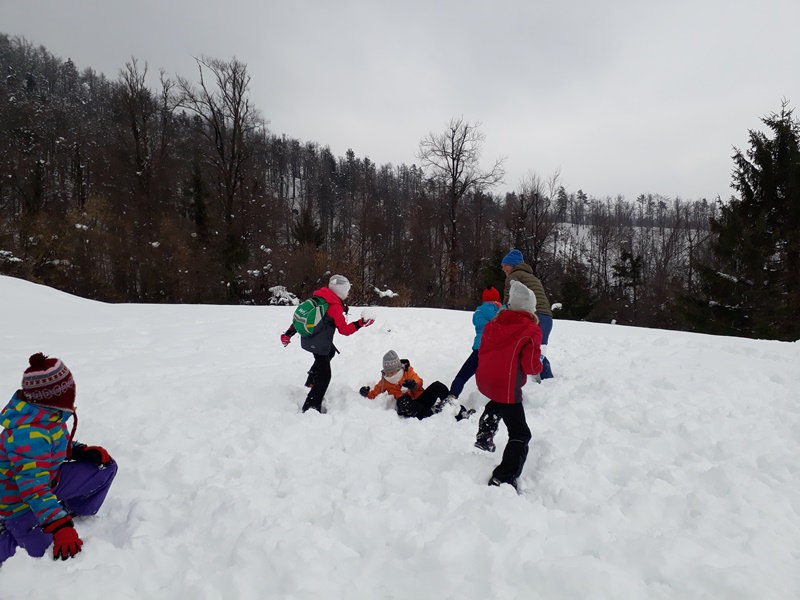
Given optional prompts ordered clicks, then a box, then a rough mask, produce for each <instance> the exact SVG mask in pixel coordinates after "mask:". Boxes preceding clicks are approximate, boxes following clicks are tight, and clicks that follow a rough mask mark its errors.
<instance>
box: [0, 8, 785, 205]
mask: <svg viewBox="0 0 800 600" xmlns="http://www.w3.org/2000/svg"><path fill="white" fill-rule="evenodd" d="M607 5H611V6H610V7H609V6H607ZM798 22H800V3H797V2H796V1H794V0H791V1H782V0H764V1H762V2H759V3H754V2H750V1H749V0H728V1H724V0H706V1H705V2H694V1H692V2H689V1H688V0H673V1H672V2H669V3H655V2H643V1H633V0H629V1H628V0H625V1H615V2H613V3H601V2H595V1H591V0H574V1H572V2H562V3H558V5H557V6H556V5H555V3H551V2H544V1H542V0H535V1H530V0H528V1H522V0H507V1H500V2H482V1H481V2H479V1H476V0H460V1H457V0H444V1H436V0H429V1H427V2H421V1H418V0H410V1H406V2H382V1H376V0H373V1H356V0H340V1H339V2H328V1H310V0H309V1H302V0H298V1H296V2H280V3H279V2H272V1H269V2H256V1H255V0H232V1H228V2H216V1H210V0H193V1H192V2H187V1H185V0H171V1H170V2H163V1H155V0H140V1H139V2H136V3H123V2H113V1H109V0H72V1H70V2H64V1H63V0H38V1H35V0H30V1H26V2H23V1H15V0H5V1H4V2H3V3H2V5H0V30H2V31H4V32H5V33H9V34H11V35H22V36H25V37H26V38H28V39H29V40H31V41H33V42H35V43H37V44H42V45H44V46H46V47H47V48H48V49H49V50H50V51H51V52H53V53H54V54H56V55H58V56H61V57H62V58H65V59H66V58H68V57H69V58H72V60H73V61H75V63H76V64H77V65H78V66H79V68H83V67H87V66H91V67H93V68H95V69H96V70H98V71H101V72H104V73H105V74H106V75H107V76H109V77H112V78H113V77H116V75H117V73H118V71H119V69H120V68H121V67H122V66H124V64H125V62H126V61H127V60H129V59H130V57H131V56H135V57H136V58H137V59H139V61H140V62H144V61H146V62H148V63H149V66H150V69H151V72H152V73H154V74H155V73H157V71H158V69H159V68H161V67H163V68H164V69H165V70H166V71H167V72H169V73H171V74H181V75H184V76H187V77H189V78H193V77H194V74H195V72H196V68H195V65H194V61H193V58H192V57H193V56H199V55H206V56H212V57H216V58H222V59H229V58H231V57H233V56H236V57H237V58H239V59H240V60H242V61H244V62H246V63H247V64H248V67H249V70H250V72H251V75H252V95H253V99H254V101H255V103H256V104H257V105H258V107H259V108H260V109H261V111H262V112H263V113H264V115H265V116H266V117H267V118H268V119H269V121H270V129H271V130H272V131H273V132H275V133H286V134H287V135H290V136H293V137H299V138H301V139H303V140H306V141H308V140H313V141H316V142H319V143H321V144H323V145H325V144H327V145H330V147H331V149H332V150H333V152H334V154H337V155H343V154H344V153H345V151H346V150H347V149H348V148H352V149H353V150H354V151H355V152H356V154H357V155H359V156H369V157H370V158H371V159H372V160H374V161H376V162H379V163H386V162H391V163H394V164H399V163H403V162H405V163H407V164H411V163H413V162H415V160H416V159H415V158H414V153H415V151H416V149H417V144H418V142H419V139H420V138H421V137H423V136H424V135H425V134H426V133H427V132H429V131H439V130H441V129H442V128H443V126H444V124H445V123H446V122H447V121H448V120H449V118H450V117H451V116H461V115H463V116H464V117H465V118H466V119H468V120H470V121H481V122H482V123H483V130H484V132H485V133H486V136H487V141H486V148H485V153H484V155H485V158H486V161H487V164H488V163H489V161H491V160H492V159H494V158H496V157H498V156H500V155H505V156H507V157H508V160H507V163H506V164H507V170H508V176H507V178H506V183H505V185H504V186H503V188H502V189H513V188H515V187H516V186H517V184H518V183H519V180H520V179H521V177H522V176H523V175H524V174H525V173H526V172H527V171H529V170H534V171H535V172H537V173H538V174H540V175H542V176H547V175H549V174H550V173H552V172H553V171H554V170H555V169H557V168H561V172H562V180H563V183H564V184H565V185H566V187H567V188H568V190H569V191H577V190H578V189H579V188H580V189H583V190H584V191H586V192H587V193H589V194H592V195H595V196H600V197H603V196H614V195H616V194H624V195H625V196H626V197H628V198H629V199H632V198H634V197H635V196H636V195H638V194H640V193H660V194H663V195H666V196H671V197H672V196H676V195H679V196H681V197H683V198H700V197H706V198H709V199H712V198H714V197H716V196H717V195H720V196H722V197H723V198H727V197H728V196H729V195H730V194H731V193H732V192H731V190H730V188H729V184H730V172H731V168H732V162H731V160H730V156H731V154H732V146H734V145H735V146H739V147H746V145H747V132H748V129H750V128H761V124H760V122H759V117H761V116H763V115H765V114H767V113H769V112H772V111H775V110H778V109H779V107H780V101H781V99H782V98H784V97H785V98H787V99H789V100H790V102H791V103H792V106H796V105H797V103H798V102H800V80H798V79H797V77H796V73H797V72H798V66H800V44H798V43H797V42H796V32H795V29H796V23H798Z"/></svg>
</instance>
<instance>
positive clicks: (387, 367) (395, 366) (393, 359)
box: [381, 350, 403, 375]
mask: <svg viewBox="0 0 800 600" xmlns="http://www.w3.org/2000/svg"><path fill="white" fill-rule="evenodd" d="M402 368H403V363H401V362H400V357H399V356H397V352H395V351H394V350H389V351H388V352H387V353H386V354H384V355H383V371H381V372H382V373H383V374H384V375H385V374H386V373H394V372H395V371H399V370H400V369H402Z"/></svg>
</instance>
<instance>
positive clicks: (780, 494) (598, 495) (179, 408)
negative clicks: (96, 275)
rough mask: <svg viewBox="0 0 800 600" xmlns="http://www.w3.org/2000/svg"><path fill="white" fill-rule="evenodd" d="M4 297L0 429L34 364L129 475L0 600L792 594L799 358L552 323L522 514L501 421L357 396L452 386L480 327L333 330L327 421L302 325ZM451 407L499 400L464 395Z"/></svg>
mask: <svg viewBox="0 0 800 600" xmlns="http://www.w3.org/2000/svg"><path fill="white" fill-rule="evenodd" d="M0 298H2V299H3V310H2V311H0V332H2V339H3V343H2V344H0V393H2V394H3V395H4V398H3V400H2V401H0V410H2V407H3V406H5V404H6V402H7V400H8V398H10V397H11V394H13V392H14V390H15V389H17V388H18V386H19V382H20V378H21V376H22V371H23V370H24V368H25V367H26V366H27V358H28V356H29V355H30V354H33V353H34V352H38V351H43V352H45V353H47V354H50V355H52V356H58V357H60V358H61V359H63V360H64V362H65V363H66V364H67V365H68V366H69V368H70V369H71V370H72V372H73V374H74V376H75V380H76V385H77V390H78V396H77V400H76V405H77V407H78V414H79V423H78V428H77V433H76V439H77V440H79V441H83V442H85V443H88V444H100V445H102V446H104V447H105V448H106V449H107V450H108V451H109V452H110V454H111V455H112V456H113V457H114V458H115V459H116V460H117V462H118V464H119V473H118V475H117V478H116V480H115V481H114V484H113V485H112V486H111V489H110V491H109V494H108V498H107V500H106V502H105V504H104V505H103V507H102V508H101V510H100V512H99V513H98V515H97V516H96V517H90V518H79V519H76V523H75V527H76V530H77V532H78V534H79V535H80V536H81V538H82V539H83V540H84V544H85V545H84V547H83V551H82V552H81V553H80V554H79V555H78V556H77V557H75V558H74V559H73V560H70V561H69V562H66V563H62V562H61V561H53V560H51V558H50V557H49V556H47V557H44V558H41V559H33V558H30V557H29V556H27V554H26V553H25V552H24V551H22V550H20V551H18V552H17V554H16V555H15V556H13V557H12V558H10V559H9V560H8V561H7V562H5V563H4V564H3V566H2V568H0V597H2V600H29V599H31V598H37V599H38V598H46V599H48V600H107V599H113V600H142V599H147V600H183V599H190V598H191V599H193V600H194V599H197V600H222V599H223V598H224V599H236V600H264V599H290V598H291V599H293V600H319V599H321V598H325V599H328V598H330V599H332V600H333V599H336V600H339V599H341V600H376V599H379V598H380V599H396V600H401V599H402V600H406V599H417V598H420V599H427V598H437V599H438V598H441V599H446V600H456V599H457V600H473V599H474V600H486V599H489V598H491V599H498V600H529V599H532V598H536V599H541V600H586V599H588V598H591V599H593V600H621V599H624V600H686V599H700V598H703V599H709V598H714V599H726V600H727V599H733V598H736V599H738V600H764V599H770V600H784V599H785V600H797V598H800V555H799V554H798V549H797V540H798V539H800V477H798V475H799V474H800V467H798V465H800V405H799V404H798V389H800V370H798V369H797V365H798V364H800V344H798V343H786V342H770V341H763V340H746V339H741V338H729V337H717V336H710V335H698V334H691V333H685V332H677V331H659V330H656V329H638V328H635V327H622V326H616V325H608V324H598V323H580V322H574V321H562V320H557V321H556V323H555V327H554V328H553V333H552V336H551V338H550V345H549V347H548V356H549V358H550V360H551V362H552V365H553V371H554V373H555V376H556V377H555V379H550V380H547V381H545V382H544V383H542V384H541V385H537V384H535V383H530V382H529V383H528V384H527V385H526V386H525V387H524V388H523V394H524V398H525V400H524V402H523V406H524V408H525V412H526V415H527V421H528V424H529V426H530V428H531V431H532V434H533V438H532V440H531V444H530V453H529V455H528V460H527V462H526V464H525V467H524V470H523V472H522V475H521V477H520V479H519V485H520V490H521V495H517V493H515V492H514V490H513V489H512V488H511V487H509V486H501V487H499V488H490V487H488V486H487V485H486V483H487V481H488V479H489V477H490V476H491V472H492V469H493V468H494V466H495V465H497V464H498V463H499V461H500V458H501V455H502V452H503V449H504V448H505V446H506V442H507V440H508V436H507V434H506V430H505V427H504V426H501V427H500V430H499V433H498V435H497V437H496V438H495V441H496V443H497V446H498V448H497V451H496V452H495V453H493V454H489V453H485V452H481V451H480V450H477V449H476V448H474V447H473V442H474V441H475V433H476V431H477V417H478V415H475V416H473V417H472V418H471V419H469V420H468V421H462V422H460V423H457V422H456V421H455V420H454V419H453V418H452V416H451V415H450V414H447V413H443V414H440V415H435V416H433V417H431V418H429V419H425V420H423V421H417V420H415V419H410V420H405V419H400V418H399V417H398V416H397V415H396V414H395V411H394V403H393V401H391V400H389V399H388V397H387V395H386V394H384V395H382V396H379V397H378V398H376V399H375V400H367V399H366V398H362V397H361V396H360V395H359V394H358V391H357V390H358V388H359V387H361V386H363V385H372V384H374V383H376V382H377V381H378V379H379V377H380V369H381V367H382V357H383V355H384V353H386V351H387V350H389V349H394V350H395V351H397V352H398V353H399V354H400V356H401V357H403V358H408V359H409V360H410V361H411V364H412V365H413V366H414V369H415V370H416V372H417V373H418V374H419V375H420V376H421V377H422V378H423V381H424V383H425V385H428V384H430V383H431V382H433V381H434V380H440V381H442V382H443V383H445V385H450V381H451V380H452V378H453V376H454V375H455V374H456V372H457V371H458V369H459V367H460V366H461V364H462V362H463V361H464V359H466V358H467V356H468V355H469V353H470V348H471V346H472V340H473V336H474V328H473V326H472V322H471V316H472V313H471V311H448V310H436V309H420V308H411V309H408V308H385V307H372V308H371V310H372V311H373V313H374V314H375V318H376V322H375V324H374V325H372V326H371V327H369V328H366V329H361V330H360V331H358V332H357V333H356V334H354V335H352V336H350V337H343V336H340V335H337V338H336V345H337V347H338V348H339V350H340V351H341V354H340V355H339V356H337V357H336V358H335V359H334V361H333V362H332V365H331V368H332V371H333V379H332V381H331V386H330V387H329V388H328V392H327V394H326V398H325V403H324V406H326V407H327V414H324V415H321V414H317V413H313V412H311V413H305V414H302V413H300V406H301V405H302V403H303V399H304V397H305V395H306V392H307V390H306V389H305V388H304V387H303V382H304V381H305V379H306V371H307V369H308V368H309V366H310V365H311V362H312V357H311V355H310V354H309V353H307V352H304V351H303V350H302V349H301V348H300V344H299V341H298V338H297V337H295V338H294V339H293V341H292V343H291V344H290V345H289V346H288V347H286V348H284V347H283V346H281V344H280V342H279V340H278V336H279V335H280V333H281V332H282V331H284V330H285V328H286V327H287V326H288V325H289V323H290V320H291V314H292V308H290V307H273V306H258V307H256V306H210V305H195V306H192V305H183V306H175V305H172V306H170V305H141V304H140V305H137V304H116V305H115V304H104V303H100V302H92V301H89V300H82V299H79V298H76V297H74V296H68V295H66V294H63V293H60V292H56V291H54V290H52V289H49V288H46V287H43V286H39V285H35V284H33V283H29V282H27V281H22V280H19V279H13V278H10V277H0ZM375 301H376V302H378V298H377V296H376V299H375ZM362 311H363V309H361V308H356V307H351V310H350V319H355V318H357V317H358V316H359V314H361V313H362ZM54 316H56V317H57V318H56V319H54V318H52V317H54ZM460 401H461V402H463V403H464V404H465V405H467V406H470V407H473V408H476V409H479V410H482V408H483V406H484V404H485V402H486V399H485V398H484V397H483V396H482V395H481V394H480V393H479V392H478V390H477V388H476V386H475V382H474V379H473V380H471V381H469V382H468V383H467V385H466V387H465V388H464V392H463V393H462V394H461V397H460ZM447 410H448V411H451V410H454V408H453V409H447Z"/></svg>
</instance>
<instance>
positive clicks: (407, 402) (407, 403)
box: [397, 381, 450, 419]
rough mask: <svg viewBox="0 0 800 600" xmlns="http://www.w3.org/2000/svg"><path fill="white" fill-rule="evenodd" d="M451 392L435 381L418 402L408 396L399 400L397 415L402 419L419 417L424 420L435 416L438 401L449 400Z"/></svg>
mask: <svg viewBox="0 0 800 600" xmlns="http://www.w3.org/2000/svg"><path fill="white" fill-rule="evenodd" d="M449 393H450V390H448V389H447V386H446V385H445V384H443V383H442V382H441V381H434V382H433V383H432V384H430V385H429V386H428V387H426V388H425V391H424V392H422V394H420V395H419V397H418V398H417V399H416V400H411V399H410V398H408V397H407V396H401V397H400V398H398V399H397V414H398V415H400V416H401V417H417V418H418V419H424V418H426V417H430V416H431V415H433V410H431V409H432V408H433V405H434V404H436V401H437V400H443V399H444V398H447V394H449Z"/></svg>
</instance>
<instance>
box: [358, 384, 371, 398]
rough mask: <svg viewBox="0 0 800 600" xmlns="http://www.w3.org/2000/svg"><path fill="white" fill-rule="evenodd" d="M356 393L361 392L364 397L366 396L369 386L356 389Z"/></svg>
mask: <svg viewBox="0 0 800 600" xmlns="http://www.w3.org/2000/svg"><path fill="white" fill-rule="evenodd" d="M358 393H359V394H361V395H362V396H364V398H366V397H367V394H369V386H368V385H365V386H364V387H362V388H361V389H360V390H358Z"/></svg>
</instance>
